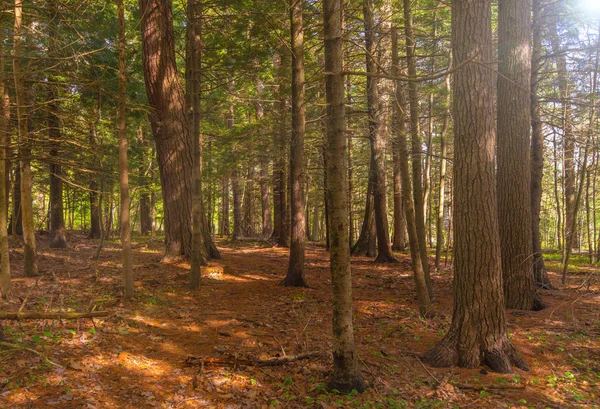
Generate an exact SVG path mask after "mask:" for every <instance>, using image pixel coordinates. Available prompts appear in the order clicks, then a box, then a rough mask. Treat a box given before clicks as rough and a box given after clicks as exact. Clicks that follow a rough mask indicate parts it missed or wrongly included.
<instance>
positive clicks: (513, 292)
mask: <svg viewBox="0 0 600 409" xmlns="http://www.w3.org/2000/svg"><path fill="white" fill-rule="evenodd" d="M530 10H531V8H530V4H529V2H523V1H521V0H503V1H501V2H500V3H499V4H498V59H499V63H498V70H499V75H498V84H497V107H498V120H497V121H498V130H497V137H496V141H497V142H496V144H497V152H498V159H497V183H498V185H497V195H498V196H497V197H498V220H499V226H500V248H501V254H502V264H501V265H502V273H503V274H502V277H503V280H502V281H503V286H504V303H505V306H506V307H507V308H511V309H519V310H532V309H537V308H538V307H539V306H538V301H539V300H537V297H536V287H535V281H534V278H533V257H532V254H533V249H532V244H533V236H532V219H531V206H530V205H529V206H525V205H524V204H525V203H527V204H530V203H531V165H530V155H529V147H530V142H529V132H530V127H531V116H530V114H531V106H530V103H531V97H530V92H531V85H530V81H531V40H530V39H531V11H530Z"/></svg>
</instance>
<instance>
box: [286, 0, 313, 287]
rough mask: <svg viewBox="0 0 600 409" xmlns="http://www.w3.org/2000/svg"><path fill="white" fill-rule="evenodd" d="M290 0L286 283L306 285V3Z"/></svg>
mask: <svg viewBox="0 0 600 409" xmlns="http://www.w3.org/2000/svg"><path fill="white" fill-rule="evenodd" d="M303 1H304V0H290V23H291V24H290V26H291V45H292V140H291V144H290V189H291V190H290V193H291V197H290V205H291V215H292V217H291V226H290V227H291V236H290V237H291V240H290V258H289V264H288V270H287V275H286V277H285V278H284V279H283V281H282V282H281V284H282V285H284V286H294V287H306V286H307V284H306V278H305V276H304V248H305V246H306V219H305V214H304V206H305V197H304V133H305V128H306V108H305V105H304V88H305V83H304V27H303V24H302V9H303V7H302V2H303Z"/></svg>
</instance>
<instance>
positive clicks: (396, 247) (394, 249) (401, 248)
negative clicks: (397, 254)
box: [392, 244, 406, 251]
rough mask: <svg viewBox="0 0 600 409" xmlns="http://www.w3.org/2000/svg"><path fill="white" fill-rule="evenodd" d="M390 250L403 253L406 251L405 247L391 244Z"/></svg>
mask: <svg viewBox="0 0 600 409" xmlns="http://www.w3.org/2000/svg"><path fill="white" fill-rule="evenodd" d="M392 250H393V251H404V250H406V246H400V245H394V244H392Z"/></svg>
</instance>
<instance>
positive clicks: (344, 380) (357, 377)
mask: <svg viewBox="0 0 600 409" xmlns="http://www.w3.org/2000/svg"><path fill="white" fill-rule="evenodd" d="M323 19H324V27H323V36H324V39H325V71H326V72H327V75H326V78H325V90H326V99H327V148H326V154H327V159H326V163H327V175H328V176H327V178H328V179H327V184H326V186H325V189H326V192H327V202H328V206H329V209H328V212H329V240H330V244H329V251H330V253H329V254H330V261H331V282H332V285H333V376H332V379H331V382H330V383H329V387H330V388H332V389H337V390H338V391H340V392H341V393H349V392H350V391H352V390H353V389H356V390H357V391H359V392H361V391H363V390H364V389H365V383H364V381H363V378H362V375H361V373H360V371H359V370H358V362H357V355H356V352H355V349H354V327H353V324H352V275H351V274H352V273H351V272H350V248H349V247H348V181H347V180H346V177H347V173H348V170H347V169H346V157H345V155H346V119H345V114H346V113H345V107H344V102H345V101H344V75H343V72H342V69H343V68H342V61H343V58H344V51H343V39H344V37H343V33H342V1H341V0H323Z"/></svg>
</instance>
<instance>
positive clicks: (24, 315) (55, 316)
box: [0, 311, 108, 320]
mask: <svg viewBox="0 0 600 409" xmlns="http://www.w3.org/2000/svg"><path fill="white" fill-rule="evenodd" d="M107 315H108V311H91V312H59V311H57V312H7V311H2V312H0V320H75V319H78V318H96V317H106V316H107Z"/></svg>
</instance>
